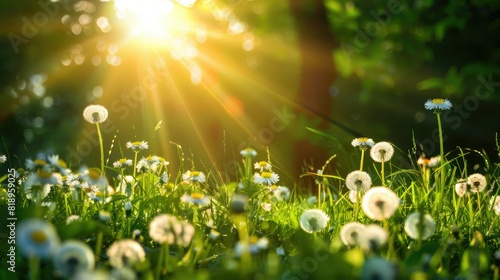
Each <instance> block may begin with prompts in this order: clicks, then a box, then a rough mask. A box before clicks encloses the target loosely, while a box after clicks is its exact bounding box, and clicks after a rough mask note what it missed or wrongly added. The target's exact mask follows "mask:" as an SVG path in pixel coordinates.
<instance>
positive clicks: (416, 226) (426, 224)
mask: <svg viewBox="0 0 500 280" xmlns="http://www.w3.org/2000/svg"><path fill="white" fill-rule="evenodd" d="M420 220H422V223H423V224H422V225H421V223H420V222H421V221H420ZM420 228H421V229H420ZM404 229H405V232H406V234H408V236H409V237H411V238H413V239H418V237H419V235H420V234H419V232H420V230H422V236H421V239H422V240H427V239H428V238H429V237H431V236H432V235H433V234H434V230H436V223H435V222H434V219H433V218H432V217H431V215H429V214H425V215H424V216H423V217H422V216H421V214H420V213H419V212H415V213H412V214H410V215H409V216H408V217H407V218H406V221H405V227H404Z"/></svg>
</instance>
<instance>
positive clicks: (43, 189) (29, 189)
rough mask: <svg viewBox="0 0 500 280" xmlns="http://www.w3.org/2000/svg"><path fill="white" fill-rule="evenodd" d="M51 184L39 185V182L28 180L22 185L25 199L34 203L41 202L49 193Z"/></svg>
mask: <svg viewBox="0 0 500 280" xmlns="http://www.w3.org/2000/svg"><path fill="white" fill-rule="evenodd" d="M52 186H53V185H52V184H41V183H39V182H32V181H31V180H30V179H28V180H26V182H25V183H24V193H25V194H26V198H27V199H29V200H31V201H34V202H36V203H38V202H42V201H43V200H44V199H45V198H46V197H47V195H48V194H49V193H50V190H51V188H52Z"/></svg>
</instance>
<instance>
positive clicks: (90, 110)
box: [83, 105, 108, 123]
mask: <svg viewBox="0 0 500 280" xmlns="http://www.w3.org/2000/svg"><path fill="white" fill-rule="evenodd" d="M83 118H84V119H85V120H86V121H88V122H89V123H102V122H104V121H105V120H106V119H107V118H108V110H107V109H106V108H105V107H104V106H101V105H89V106H87V107H86V108H85V109H84V110H83Z"/></svg>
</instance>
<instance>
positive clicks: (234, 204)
mask: <svg viewBox="0 0 500 280" xmlns="http://www.w3.org/2000/svg"><path fill="white" fill-rule="evenodd" d="M247 203H248V196H246V195H244V194H239V193H236V194H233V196H232V198H231V212H232V213H234V214H241V213H243V212H245V207H246V205H247Z"/></svg>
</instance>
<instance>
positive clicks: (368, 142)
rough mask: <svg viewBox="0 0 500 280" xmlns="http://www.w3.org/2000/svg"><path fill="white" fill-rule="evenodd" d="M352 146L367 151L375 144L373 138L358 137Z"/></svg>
mask: <svg viewBox="0 0 500 280" xmlns="http://www.w3.org/2000/svg"><path fill="white" fill-rule="evenodd" d="M351 145H352V146H353V147H359V148H360V149H367V148H368V147H373V145H375V142H373V140H372V139H371V138H367V137H358V138H354V140H352V142H351Z"/></svg>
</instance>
